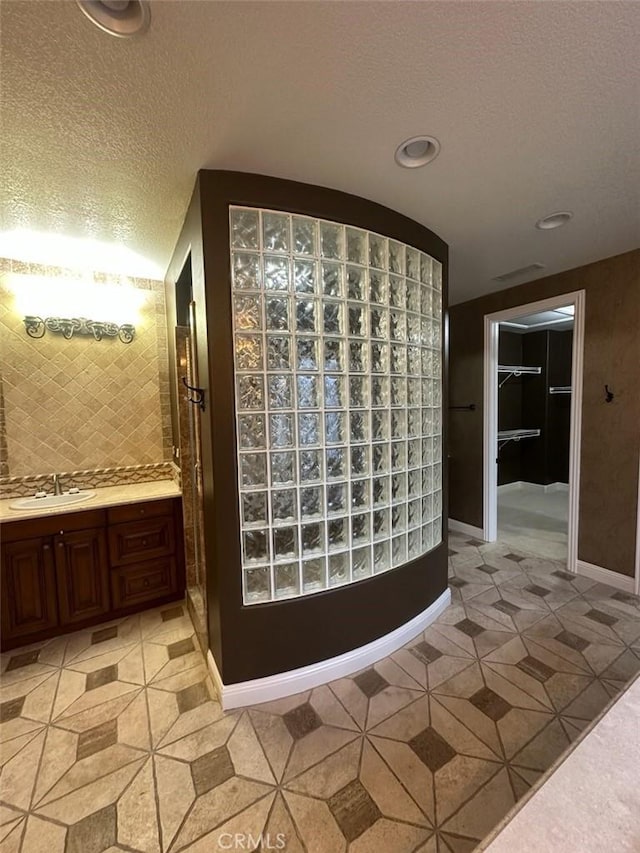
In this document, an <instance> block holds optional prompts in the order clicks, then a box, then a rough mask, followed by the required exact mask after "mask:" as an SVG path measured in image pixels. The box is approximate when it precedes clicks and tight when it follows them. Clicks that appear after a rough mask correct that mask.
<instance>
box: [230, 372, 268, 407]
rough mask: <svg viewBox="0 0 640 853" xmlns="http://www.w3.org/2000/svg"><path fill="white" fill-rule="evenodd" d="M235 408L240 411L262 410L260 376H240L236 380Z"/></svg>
mask: <svg viewBox="0 0 640 853" xmlns="http://www.w3.org/2000/svg"><path fill="white" fill-rule="evenodd" d="M236 389H237V391H236V406H237V408H238V409H239V410H242V409H264V386H263V384H262V376H253V375H252V374H247V375H246V376H243V375H240V376H238V378H237V380H236Z"/></svg>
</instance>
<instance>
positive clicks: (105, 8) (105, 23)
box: [76, 0, 151, 38]
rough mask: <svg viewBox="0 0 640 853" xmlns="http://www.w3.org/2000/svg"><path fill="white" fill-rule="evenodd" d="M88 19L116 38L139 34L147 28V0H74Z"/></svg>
mask: <svg viewBox="0 0 640 853" xmlns="http://www.w3.org/2000/svg"><path fill="white" fill-rule="evenodd" d="M76 2H77V4H78V6H79V7H80V9H81V10H82V11H83V12H84V14H85V15H86V16H87V18H89V20H90V21H91V22H92V23H93V24H95V25H96V26H97V27H99V28H100V29H101V30H103V31H104V32H105V33H109V35H112V36H116V37H117V38H132V37H133V36H141V35H142V34H143V33H146V31H147V30H148V29H149V23H150V21H151V10H150V9H149V3H148V2H147V0H76Z"/></svg>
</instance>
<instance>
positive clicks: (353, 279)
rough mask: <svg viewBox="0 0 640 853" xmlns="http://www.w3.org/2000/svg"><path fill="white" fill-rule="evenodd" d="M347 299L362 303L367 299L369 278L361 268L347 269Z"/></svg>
mask: <svg viewBox="0 0 640 853" xmlns="http://www.w3.org/2000/svg"><path fill="white" fill-rule="evenodd" d="M347 298H348V299H357V300H359V301H360V302H362V301H363V300H365V299H366V298H367V276H366V272H365V270H363V269H362V268H361V267H347Z"/></svg>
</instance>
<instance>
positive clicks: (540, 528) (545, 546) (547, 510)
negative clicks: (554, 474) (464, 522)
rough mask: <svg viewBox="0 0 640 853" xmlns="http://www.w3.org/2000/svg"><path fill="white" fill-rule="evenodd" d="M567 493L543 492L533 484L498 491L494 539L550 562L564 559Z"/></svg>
mask: <svg viewBox="0 0 640 853" xmlns="http://www.w3.org/2000/svg"><path fill="white" fill-rule="evenodd" d="M568 519H569V491H568V490H567V491H563V490H558V491H551V492H545V491H543V489H542V488H541V487H540V486H536V485H535V483H521V485H520V488H518V489H509V488H506V489H505V487H499V488H498V538H499V539H500V541H501V542H505V543H508V544H509V545H510V546H511V547H512V548H518V549H520V550H522V551H525V552H534V553H535V554H537V555H538V556H540V557H547V558H549V559H550V560H565V561H566V559H567V530H568V525H569V521H568Z"/></svg>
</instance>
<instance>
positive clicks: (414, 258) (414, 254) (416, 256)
mask: <svg viewBox="0 0 640 853" xmlns="http://www.w3.org/2000/svg"><path fill="white" fill-rule="evenodd" d="M407 278H412V279H413V280H414V281H420V252H419V251H418V250H417V249H412V248H411V247H410V246H407Z"/></svg>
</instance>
